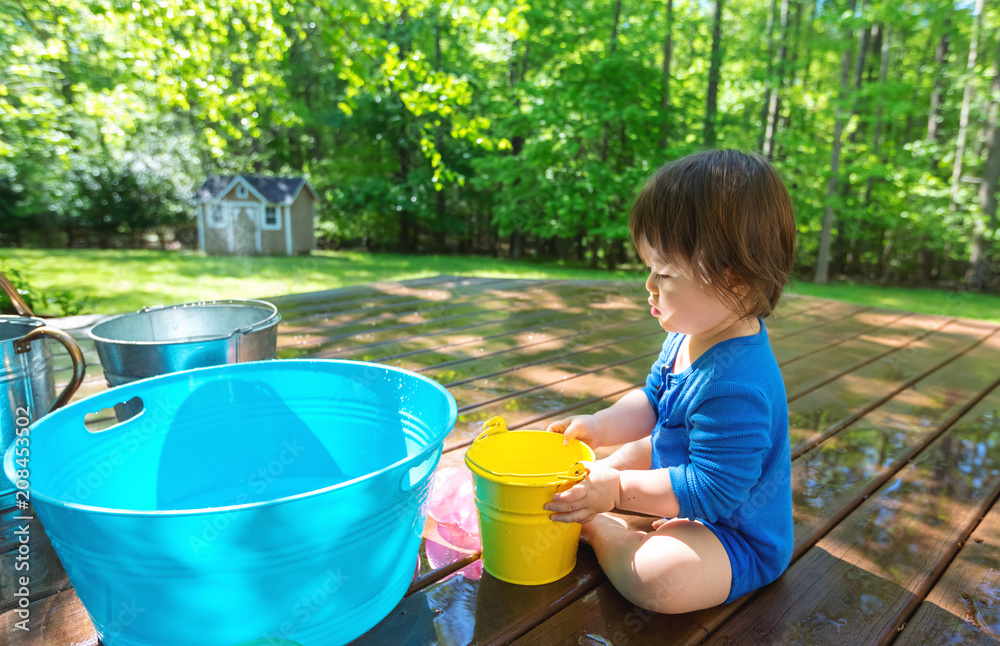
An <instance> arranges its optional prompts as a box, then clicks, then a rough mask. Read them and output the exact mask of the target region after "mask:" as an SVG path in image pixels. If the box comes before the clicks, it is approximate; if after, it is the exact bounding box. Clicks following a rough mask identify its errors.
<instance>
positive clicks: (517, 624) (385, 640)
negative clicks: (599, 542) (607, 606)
mask: <svg viewBox="0 0 1000 646" xmlns="http://www.w3.org/2000/svg"><path fill="white" fill-rule="evenodd" d="M602 579H603V574H601V570H600V568H599V567H598V566H597V559H596V558H595V557H594V553H593V551H591V549H590V548H589V547H587V546H581V547H580V551H579V553H578V555H577V564H576V568H575V569H574V570H573V572H571V573H570V574H568V575H567V576H565V577H563V578H562V579H560V580H558V581H556V582H554V583H549V584H546V585H538V586H520V585H511V584H509V583H504V582H502V581H498V580H497V579H494V578H493V577H492V576H490V575H489V574H488V573H485V572H484V573H483V576H482V578H481V579H480V580H478V581H475V580H471V579H467V578H465V577H464V576H462V575H458V576H456V577H453V578H450V579H447V580H444V581H441V582H439V583H436V584H434V585H432V586H431V587H429V588H426V589H425V590H423V591H421V592H420V593H419V594H413V595H410V596H409V597H406V598H405V599H403V601H402V603H400V604H399V605H398V606H397V607H396V608H395V609H394V610H393V611H392V613H390V614H389V616H388V617H386V618H385V620H383V621H382V622H381V623H380V624H379V625H377V626H376V627H375V628H373V629H371V630H370V631H368V632H367V633H366V634H365V635H363V636H361V637H359V638H358V639H356V640H355V641H353V642H351V643H352V644H355V645H356V646H367V645H369V644H371V645H372V646H385V644H393V645H394V646H396V645H398V646H426V645H427V644H470V643H474V644H503V643H507V642H508V641H510V640H511V639H514V638H515V637H516V636H517V635H519V634H521V633H523V632H525V631H526V630H528V629H530V628H531V627H532V626H534V625H536V624H538V623H540V622H542V621H544V620H545V619H546V618H548V617H550V616H551V615H553V614H555V613H557V612H558V611H559V610H561V609H562V608H565V607H566V606H568V605H569V604H571V603H573V602H574V601H576V599H578V598H579V597H580V595H582V594H584V593H586V591H587V590H589V589H591V588H593V587H594V586H595V585H597V584H598V583H600V582H601V580H602Z"/></svg>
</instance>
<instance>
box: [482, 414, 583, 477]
mask: <svg viewBox="0 0 1000 646" xmlns="http://www.w3.org/2000/svg"><path fill="white" fill-rule="evenodd" d="M508 431H509V429H508V428H507V423H506V422H504V420H503V418H502V417H494V418H493V419H491V420H490V421H488V422H486V423H485V424H483V432H482V433H480V434H479V435H478V436H477V437H476V439H475V440H473V441H472V443H473V444H475V443H476V442H478V441H479V440H481V439H483V438H485V437H489V436H491V435H496V434H497V433H507V432H508ZM466 459H467V460H471V458H469V456H468V454H466ZM473 464H476V466H477V467H479V468H480V469H483V470H484V471H489V472H490V473H491V474H493V475H495V476H500V477H523V476H524V475H525V474H523V473H500V472H499V471H494V470H493V469H485V468H483V467H482V466H479V464H477V463H476V462H475V461H473ZM589 473H590V470H589V469H587V467H586V466H584V464H583V462H577V463H575V464H574V465H573V466H571V467H570V468H569V469H567V470H566V471H563V472H562V473H533V474H531V475H532V477H534V476H538V477H546V476H552V477H554V478H556V479H557V480H559V481H560V483H561V484H565V483H567V482H579V481H580V480H583V479H584V478H586V477H587V475H588V474H589Z"/></svg>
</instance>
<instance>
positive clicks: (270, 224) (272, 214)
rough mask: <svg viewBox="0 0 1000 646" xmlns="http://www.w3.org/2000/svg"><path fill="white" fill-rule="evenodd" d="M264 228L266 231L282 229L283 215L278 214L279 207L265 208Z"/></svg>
mask: <svg viewBox="0 0 1000 646" xmlns="http://www.w3.org/2000/svg"><path fill="white" fill-rule="evenodd" d="M264 228H265V229H280V228H281V215H280V214H279V213H278V207H276V206H265V207H264Z"/></svg>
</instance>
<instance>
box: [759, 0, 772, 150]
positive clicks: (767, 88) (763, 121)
mask: <svg viewBox="0 0 1000 646" xmlns="http://www.w3.org/2000/svg"><path fill="white" fill-rule="evenodd" d="M775 5H776V0H771V5H770V9H769V10H768V12H767V26H766V27H765V28H764V29H765V31H766V33H767V77H766V78H765V79H764V104H763V105H762V106H761V109H760V136H759V137H757V150H759V151H761V152H763V151H764V143H765V142H766V141H767V121H768V116H769V115H770V114H771V111H770V110H771V91H772V87H771V85H772V77H773V76H774V65H773V62H774V10H775Z"/></svg>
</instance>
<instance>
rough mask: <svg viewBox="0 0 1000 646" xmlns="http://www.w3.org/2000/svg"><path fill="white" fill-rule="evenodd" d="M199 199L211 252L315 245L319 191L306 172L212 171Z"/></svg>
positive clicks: (204, 243) (201, 237) (201, 227)
mask: <svg viewBox="0 0 1000 646" xmlns="http://www.w3.org/2000/svg"><path fill="white" fill-rule="evenodd" d="M194 201H195V203H196V204H197V206H198V246H199V247H200V248H201V249H202V251H204V252H205V253H206V254H209V255H230V256H256V255H262V256H294V255H298V254H308V253H309V252H310V251H312V250H313V249H315V248H316V234H315V223H314V217H315V203H316V202H318V201H319V195H318V194H317V193H316V191H315V189H313V187H312V186H311V185H310V184H309V182H308V181H306V179H305V178H304V177H263V176H259V175H209V176H208V178H207V179H206V180H205V183H204V184H202V185H201V188H199V189H198V190H197V191H196V192H195V200H194Z"/></svg>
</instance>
